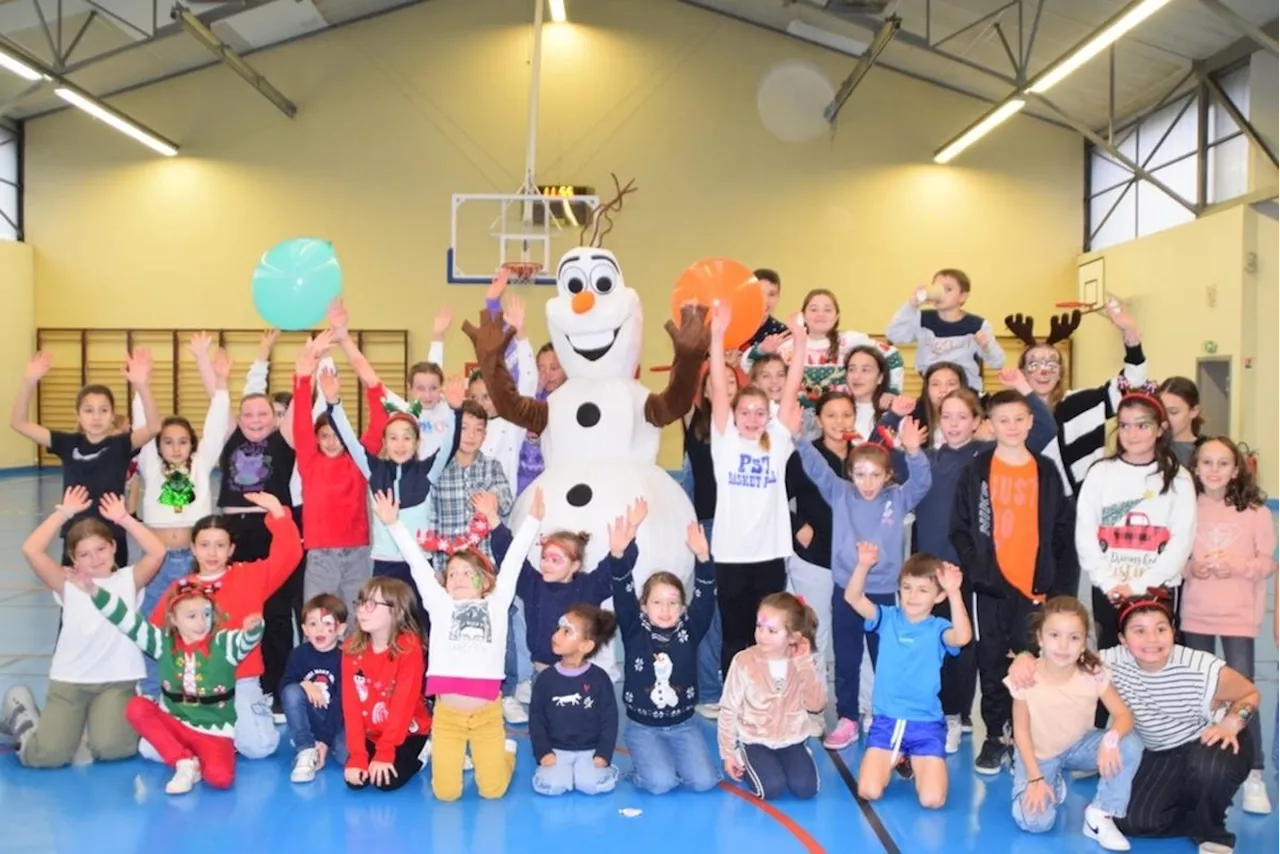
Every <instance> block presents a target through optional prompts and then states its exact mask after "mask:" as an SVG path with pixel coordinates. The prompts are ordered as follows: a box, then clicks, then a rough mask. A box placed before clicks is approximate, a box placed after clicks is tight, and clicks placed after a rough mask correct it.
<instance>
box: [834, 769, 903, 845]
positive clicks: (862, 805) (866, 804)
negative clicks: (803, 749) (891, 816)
mask: <svg viewBox="0 0 1280 854" xmlns="http://www.w3.org/2000/svg"><path fill="white" fill-rule="evenodd" d="M823 749H824V750H826V751H827V756H829V757H831V762H832V764H834V765H835V766H836V771H837V772H838V773H839V774H840V779H842V780H844V784H845V786H846V787H847V788H848V789H849V794H851V795H853V800H854V801H855V802H856V803H857V804H858V809H860V810H862V817H863V818H865V819H866V820H867V824H869V825H871V829H872V830H873V831H875V834H876V838H877V839H879V840H880V844H881V845H883V846H884V850H885V854H902V849H901V848H899V847H898V843H896V842H894V841H893V837H892V836H890V835H889V831H888V829H887V828H885V826H884V822H882V821H881V820H880V816H878V815H876V811H875V808H874V807H872V806H871V802H870V801H868V800H864V799H863V798H861V797H859V796H858V781H857V779H856V778H855V777H854V776H853V772H852V771H850V770H849V766H848V765H845V764H844V759H843V758H841V756H840V754H839V752H837V751H835V750H831V749H830V748H823Z"/></svg>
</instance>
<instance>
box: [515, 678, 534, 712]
mask: <svg viewBox="0 0 1280 854" xmlns="http://www.w3.org/2000/svg"><path fill="white" fill-rule="evenodd" d="M515 698H516V699H517V700H519V701H520V702H521V703H523V704H524V705H526V706H527V705H529V704H530V703H531V702H533V681H532V680H527V681H525V682H521V683H520V684H519V685H517V686H516V690H515Z"/></svg>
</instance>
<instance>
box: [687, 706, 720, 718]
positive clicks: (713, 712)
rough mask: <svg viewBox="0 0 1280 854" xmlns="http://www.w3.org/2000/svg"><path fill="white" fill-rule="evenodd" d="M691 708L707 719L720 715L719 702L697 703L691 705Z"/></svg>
mask: <svg viewBox="0 0 1280 854" xmlns="http://www.w3.org/2000/svg"><path fill="white" fill-rule="evenodd" d="M693 710H694V711H695V712H697V713H698V714H699V715H701V716H702V717H704V718H706V719H707V720H709V721H714V720H715V719H716V718H718V717H720V704H719V703H699V704H698V705H696V706H694V707H693Z"/></svg>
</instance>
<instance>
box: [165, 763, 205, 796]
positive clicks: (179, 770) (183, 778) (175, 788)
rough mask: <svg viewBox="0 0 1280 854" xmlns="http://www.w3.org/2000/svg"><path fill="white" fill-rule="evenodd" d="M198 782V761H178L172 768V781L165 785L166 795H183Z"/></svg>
mask: <svg viewBox="0 0 1280 854" xmlns="http://www.w3.org/2000/svg"><path fill="white" fill-rule="evenodd" d="M199 782H200V760H199V759H179V760H178V764H177V765H175V766H173V779H172V780H170V781H169V782H168V783H166V784H165V787H164V791H165V794H167V795H185V794H186V793H187V792H189V791H191V790H192V789H194V788H195V786H196V783H199Z"/></svg>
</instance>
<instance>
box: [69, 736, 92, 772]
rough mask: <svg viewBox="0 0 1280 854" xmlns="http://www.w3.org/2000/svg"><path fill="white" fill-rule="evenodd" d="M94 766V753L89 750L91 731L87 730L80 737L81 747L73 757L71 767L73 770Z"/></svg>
mask: <svg viewBox="0 0 1280 854" xmlns="http://www.w3.org/2000/svg"><path fill="white" fill-rule="evenodd" d="M92 764H93V751H92V750H90V749H89V731H88V730H87V729H86V730H85V732H84V735H82V736H80V746H79V747H77V748H76V752H75V754H74V755H72V757H71V766H72V767H73V768H83V767H84V766H86V765H92Z"/></svg>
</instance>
